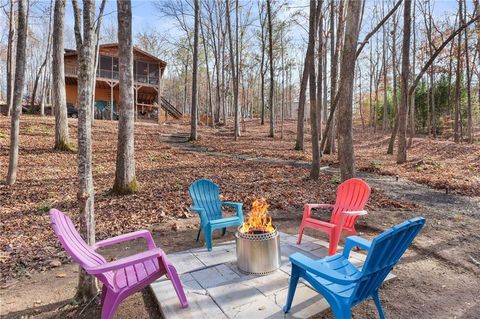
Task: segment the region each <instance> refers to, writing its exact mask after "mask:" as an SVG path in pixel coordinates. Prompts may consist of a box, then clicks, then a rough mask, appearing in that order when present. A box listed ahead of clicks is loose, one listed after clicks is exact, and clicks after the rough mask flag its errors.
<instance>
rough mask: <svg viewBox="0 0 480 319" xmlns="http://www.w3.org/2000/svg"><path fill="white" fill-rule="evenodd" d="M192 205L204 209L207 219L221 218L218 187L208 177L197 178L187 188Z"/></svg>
mask: <svg viewBox="0 0 480 319" xmlns="http://www.w3.org/2000/svg"><path fill="white" fill-rule="evenodd" d="M188 192H189V193H190V197H191V198H192V202H193V206H197V207H201V208H203V209H205V213H206V215H207V218H208V220H213V219H221V218H222V203H221V201H220V188H219V187H218V185H217V184H215V183H214V182H212V181H211V180H209V179H199V180H197V181H195V182H194V183H193V184H192V185H190V187H189V188H188Z"/></svg>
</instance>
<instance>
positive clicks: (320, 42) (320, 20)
mask: <svg viewBox="0 0 480 319" xmlns="http://www.w3.org/2000/svg"><path fill="white" fill-rule="evenodd" d="M322 6H323V0H320V2H319V4H318V7H319V9H318V10H319V13H318V15H317V21H318V26H317V28H318V52H317V54H318V57H317V74H318V78H317V114H316V115H317V130H318V139H319V140H321V139H322V123H323V118H322V111H323V105H324V104H323V103H322V98H323V97H322V94H323V91H322V89H323V86H322V85H323V81H322V79H323V78H326V74H325V75H324V74H323V70H324V69H323V11H322ZM319 149H320V146H319Z"/></svg>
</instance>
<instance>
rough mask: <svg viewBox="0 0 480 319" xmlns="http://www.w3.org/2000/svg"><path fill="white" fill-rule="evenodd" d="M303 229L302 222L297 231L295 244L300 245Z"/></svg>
mask: <svg viewBox="0 0 480 319" xmlns="http://www.w3.org/2000/svg"><path fill="white" fill-rule="evenodd" d="M304 230H305V226H303V223H302V224H301V225H300V229H299V231H298V240H297V245H300V244H301V243H302V236H303V231H304Z"/></svg>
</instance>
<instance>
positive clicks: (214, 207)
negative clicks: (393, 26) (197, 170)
mask: <svg viewBox="0 0 480 319" xmlns="http://www.w3.org/2000/svg"><path fill="white" fill-rule="evenodd" d="M188 192H189V193H190V197H191V198H192V204H193V206H192V207H190V209H191V210H192V211H194V212H196V213H198V215H199V217H200V227H199V229H198V234H197V241H198V239H199V238H200V232H201V231H202V230H203V232H204V234H205V242H206V244H207V248H208V250H212V233H213V231H214V230H216V229H222V236H224V235H225V232H226V228H227V227H233V226H240V225H241V224H243V211H242V206H243V204H242V203H234V202H222V201H220V189H219V187H218V185H217V184H215V183H214V182H212V181H211V180H209V179H199V180H197V181H195V182H193V183H192V185H190V187H189V188H188ZM222 206H231V207H234V208H235V209H236V216H232V217H225V218H223V217H222Z"/></svg>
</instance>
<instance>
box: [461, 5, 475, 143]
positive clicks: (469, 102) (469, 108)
mask: <svg viewBox="0 0 480 319" xmlns="http://www.w3.org/2000/svg"><path fill="white" fill-rule="evenodd" d="M460 1H462V0H460ZM463 5H464V10H463V11H464V12H463V14H464V18H463V20H464V21H465V20H467V1H466V0H464V3H463ZM477 14H478V12H477ZM464 39H465V72H466V80H467V83H466V85H467V142H468V143H473V120H472V113H473V112H472V85H471V73H470V56H469V51H470V48H469V47H468V28H465V37H464Z"/></svg>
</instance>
